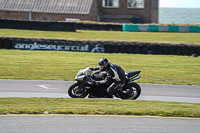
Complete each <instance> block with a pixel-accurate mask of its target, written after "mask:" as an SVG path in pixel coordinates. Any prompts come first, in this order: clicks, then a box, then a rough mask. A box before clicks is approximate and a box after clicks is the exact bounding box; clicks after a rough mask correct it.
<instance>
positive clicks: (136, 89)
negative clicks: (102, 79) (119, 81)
mask: <svg viewBox="0 0 200 133" xmlns="http://www.w3.org/2000/svg"><path fill="white" fill-rule="evenodd" d="M123 91H126V92H127V93H126V94H123V93H122V94H121V96H120V97H121V99H132V100H135V99H137V98H138V97H139V96H140V94H141V88H140V86H139V84H137V83H135V82H131V83H129V84H127V85H126V86H124V87H123Z"/></svg>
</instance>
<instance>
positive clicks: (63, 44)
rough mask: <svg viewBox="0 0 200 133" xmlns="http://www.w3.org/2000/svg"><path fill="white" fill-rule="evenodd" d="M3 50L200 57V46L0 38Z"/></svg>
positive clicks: (0, 46)
mask: <svg viewBox="0 0 200 133" xmlns="http://www.w3.org/2000/svg"><path fill="white" fill-rule="evenodd" d="M0 48H1V49H21V50H54V51H77V52H99V53H104V52H105V53H128V54H163V55H192V54H196V55H199V56H200V45H185V44H176V45H175V44H173V45H172V44H160V43H148V42H112V41H75V40H56V39H55V40H52V39H31V38H29V39H26V38H9V37H6V38H0Z"/></svg>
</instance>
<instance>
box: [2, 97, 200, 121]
mask: <svg viewBox="0 0 200 133" xmlns="http://www.w3.org/2000/svg"><path fill="white" fill-rule="evenodd" d="M199 109H200V104H199V103H198V104H197V103H194V104H192V103H176V102H158V101H157V102H155V101H135V100H106V99H69V98H65V99H64V98H0V115H5V114H43V113H44V112H45V111H48V113H49V114H84V115H150V116H162V117H194V118H200V112H199Z"/></svg>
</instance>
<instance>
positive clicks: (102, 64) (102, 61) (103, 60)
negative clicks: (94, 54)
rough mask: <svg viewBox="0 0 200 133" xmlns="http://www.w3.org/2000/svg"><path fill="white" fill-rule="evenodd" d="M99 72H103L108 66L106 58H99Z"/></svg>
mask: <svg viewBox="0 0 200 133" xmlns="http://www.w3.org/2000/svg"><path fill="white" fill-rule="evenodd" d="M98 65H99V68H100V70H104V69H105V68H106V67H107V66H108V59H107V58H101V59H100V60H99V62H98Z"/></svg>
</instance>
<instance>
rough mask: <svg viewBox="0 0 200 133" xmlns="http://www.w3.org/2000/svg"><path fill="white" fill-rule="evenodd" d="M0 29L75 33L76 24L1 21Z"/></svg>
mask: <svg viewBox="0 0 200 133" xmlns="http://www.w3.org/2000/svg"><path fill="white" fill-rule="evenodd" d="M0 28H9V29H27V30H45V31H73V32H75V31H76V23H74V22H51V21H26V20H7V19H0Z"/></svg>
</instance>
